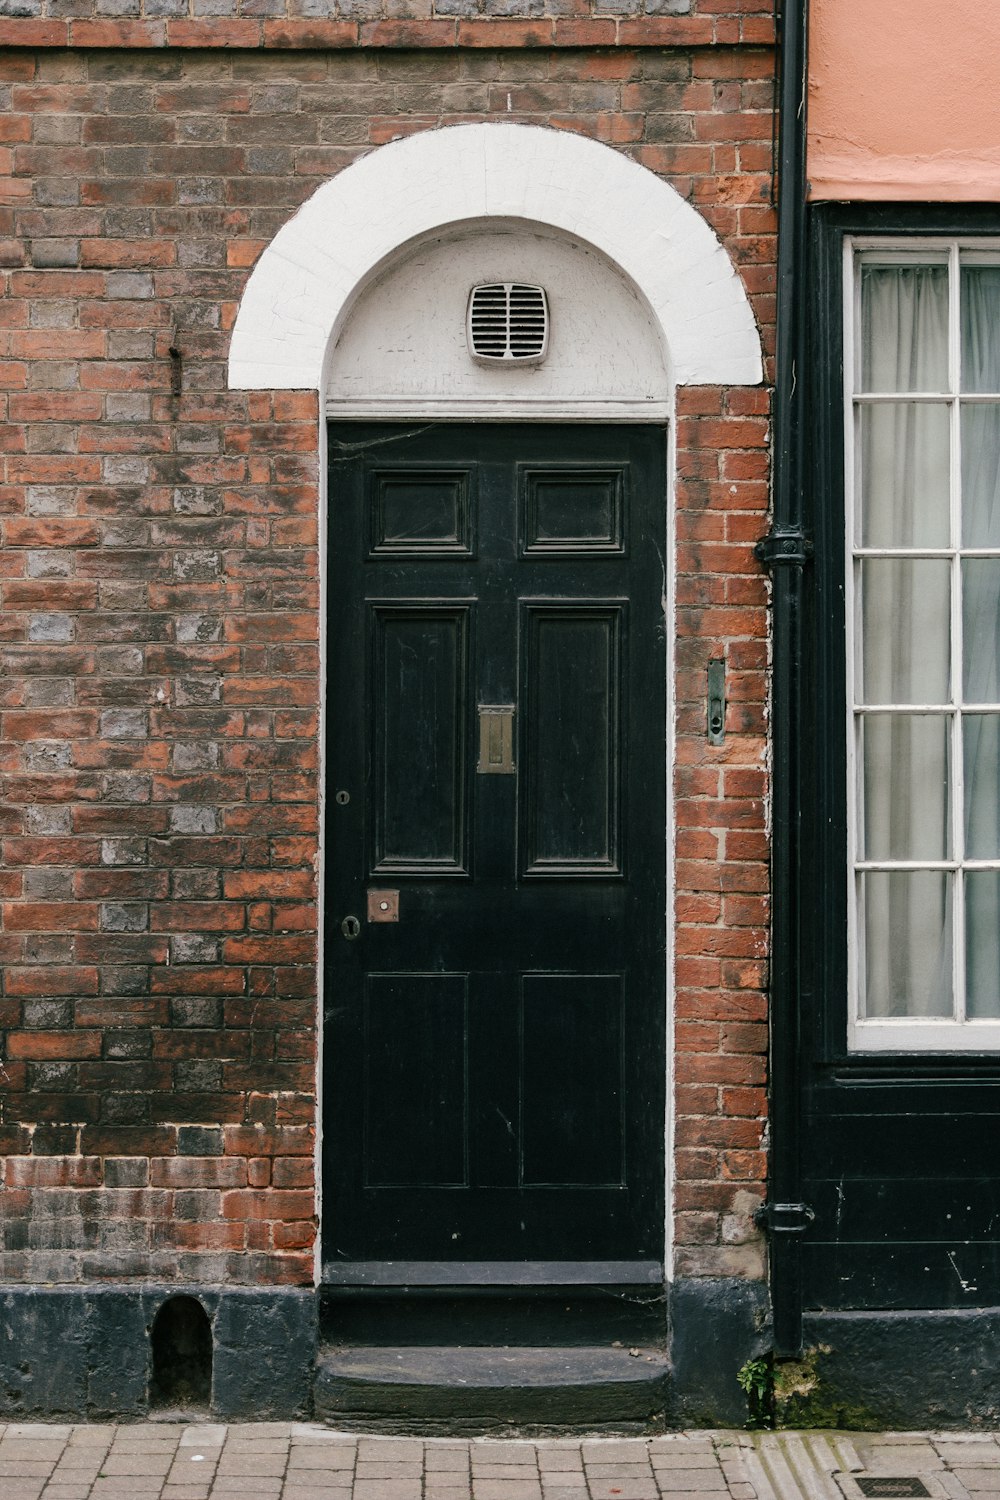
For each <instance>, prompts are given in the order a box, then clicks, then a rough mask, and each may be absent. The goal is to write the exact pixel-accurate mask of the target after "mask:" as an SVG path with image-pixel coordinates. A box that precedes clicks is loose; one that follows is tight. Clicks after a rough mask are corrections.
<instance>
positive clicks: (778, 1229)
mask: <svg viewBox="0 0 1000 1500" xmlns="http://www.w3.org/2000/svg"><path fill="white" fill-rule="evenodd" d="M753 1217H754V1223H755V1224H756V1225H757V1227H758V1228H759V1229H763V1230H764V1231H765V1232H766V1233H767V1234H802V1233H803V1232H804V1231H805V1230H806V1229H808V1228H809V1225H810V1224H811V1223H812V1222H813V1220H814V1219H815V1217H816V1215H815V1213H814V1212H813V1210H812V1209H811V1208H810V1207H809V1205H808V1203H764V1204H762V1205H761V1207H760V1208H758V1210H757V1212H756V1213H755V1214H754V1216H753Z"/></svg>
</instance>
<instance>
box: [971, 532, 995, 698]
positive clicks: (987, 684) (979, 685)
mask: <svg viewBox="0 0 1000 1500" xmlns="http://www.w3.org/2000/svg"><path fill="white" fill-rule="evenodd" d="M998 610H1000V558H993V557H970V558H966V560H965V561H964V562H963V563H962V656H963V663H962V677H963V680H964V691H965V697H966V700H967V701H968V702H969V703H1000V652H998V646H1000V615H998Z"/></svg>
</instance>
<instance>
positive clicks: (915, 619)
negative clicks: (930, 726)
mask: <svg viewBox="0 0 1000 1500" xmlns="http://www.w3.org/2000/svg"><path fill="white" fill-rule="evenodd" d="M860 584H861V589H860V592H861V614H862V624H861V643H862V654H861V661H860V666H861V674H860V675H861V682H860V684H859V686H860V687H861V697H860V701H861V702H863V703H883V704H888V703H944V702H945V701H946V700H947V698H948V696H949V688H948V678H949V661H950V635H951V632H950V628H949V627H950V619H951V604H950V598H951V577H950V569H949V566H948V563H947V562H944V561H937V560H936V559H934V560H931V559H928V558H916V559H911V558H866V559H865V560H864V562H862V564H861V578H860Z"/></svg>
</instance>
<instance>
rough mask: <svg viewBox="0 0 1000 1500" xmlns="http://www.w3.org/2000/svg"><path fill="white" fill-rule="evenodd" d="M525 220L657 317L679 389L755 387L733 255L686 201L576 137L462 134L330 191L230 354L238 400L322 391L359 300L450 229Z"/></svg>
mask: <svg viewBox="0 0 1000 1500" xmlns="http://www.w3.org/2000/svg"><path fill="white" fill-rule="evenodd" d="M491 219H495V220H498V221H500V220H506V221H507V222H509V221H511V220H520V221H521V222H522V223H526V224H532V223H534V224H539V225H544V226H547V227H548V228H550V229H553V230H555V231H557V232H561V233H564V234H568V235H572V236H574V237H575V238H577V239H579V240H580V241H582V242H584V243H586V244H589V245H591V246H593V247H594V249H596V250H597V251H598V252H600V253H601V254H602V255H604V256H605V257H607V259H608V260H609V261H611V262H612V263H613V264H614V265H615V266H617V267H618V268H619V270H620V271H621V273H622V274H623V276H624V277H625V278H626V279H627V280H628V281H629V282H630V283H631V284H632V285H633V286H634V288H635V289H636V291H637V293H638V294H639V296H640V297H641V298H642V299H643V300H644V301H645V303H646V304H647V305H648V307H649V310H650V313H651V315H652V318H653V320H654V323H655V325H656V327H657V329H658V331H659V336H660V339H661V341H662V345H663V351H664V358H665V362H666V366H667V370H668V373H669V376H670V378H671V380H672V381H673V383H674V384H676V385H756V384H758V383H759V382H760V381H761V380H762V379H763V363H762V358H761V345H760V337H759V334H758V331H757V325H756V322H755V320H754V316H753V312H752V310H751V308H750V304H749V301H748V300H747V295H746V292H745V290H744V287H743V283H742V281H741V280H740V278H739V276H738V275H737V274H736V272H735V270H734V268H733V265H732V262H731V261H730V259H729V256H728V255H727V253H726V251H725V249H724V248H723V246H722V244H721V243H720V241H719V240H718V238H717V237H716V235H715V234H714V232H713V231H712V229H711V228H710V227H709V225H708V224H707V223H706V221H705V220H704V219H703V218H702V217H701V215H700V214H699V213H698V212H697V211H696V210H695V209H694V208H692V207H691V205H690V204H689V203H687V202H686V201H685V199H684V198H682V197H681V195H680V194H679V193H678V192H677V191H676V190H675V189H674V188H672V187H670V186H669V185H668V184H667V183H665V182H663V181H661V180H660V178H658V177H655V176H654V175H653V173H652V172H649V171H647V170H646V169H645V168H644V167H640V166H638V165H637V164H636V163H635V162H632V161H630V160H629V159H628V158H627V157H625V156H622V155H621V153H620V152H618V151H615V150H612V148H611V147H609V146H604V145H601V144H599V143H598V142H596V141H592V140H589V139H588V138H586V137H585V136H580V135H576V134H574V133H572V132H571V131H562V130H549V129H545V128H543V127H540V126H534V125H505V124H475V125H454V126H449V127H447V128H445V129H441V130H428V131H422V132H420V133H418V134H416V135H412V136H409V137H407V138H406V139H405V140H400V141H394V142H392V143H391V144H389V145H387V146H383V147H381V148H380V149H379V150H377V151H374V152H372V153H371V155H369V156H364V157H362V158H361V159H360V160H358V161H356V162H354V163H353V164H352V165H351V166H350V167H348V168H346V169H345V170H344V171H343V172H341V173H340V174H339V175H338V176H337V177H335V178H333V179H332V181H330V182H327V183H325V184H324V185H323V186H322V187H320V188H319V189H318V190H317V191H316V192H315V193H314V194H313V195H312V197H311V198H309V199H308V200H307V202H306V203H305V204H304V205H303V206H302V208H300V209H299V211H298V213H296V214H295V215H294V216H293V218H291V219H290V220H289V222H288V223H287V224H286V225H285V226H284V227H283V228H282V229H281V230H280V231H279V232H278V234H277V235H276V236H275V238H274V240H273V241H272V242H271V244H270V245H269V246H268V247H267V249H266V250H265V251H264V253H263V255H262V256H261V258H260V260H259V261H258V262H257V265H256V267H255V268H254V270H253V272H252V274H251V276H250V279H249V281H248V282H247V286H246V289H245V291H244V294H243V300H242V302H241V303H240V309H239V314H238V316H237V319H236V326H235V328H234V330H233V337H232V343H231V346H230V355H229V384H230V388H231V389H233V390H273V389H283V390H292V389H294V390H310V389H311V390H318V391H321V390H324V389H325V386H326V377H327V369H328V363H329V359H330V355H331V351H332V349H333V347H334V345H335V343H336V340H337V339H338V337H339V336H340V332H341V330H342V329H343V327H344V323H345V320H346V319H347V317H348V315H349V313H350V311H351V309H352V307H353V305H354V303H355V301H356V299H357V297H358V296H359V295H360V293H361V292H362V291H363V290H364V289H365V287H366V286H368V285H369V284H370V283H371V281H372V279H373V278H374V277H376V276H377V275H378V274H379V272H380V269H381V268H382V267H383V266H384V265H385V263H386V262H387V260H388V259H389V258H390V257H392V256H394V255H396V254H398V252H399V250H400V248H401V247H402V246H404V245H407V244H414V245H416V244H418V243H419V242H420V241H421V239H422V238H424V237H426V236H427V235H429V234H432V233H435V232H436V231H439V230H440V229H441V228H442V227H444V226H449V225H461V224H470V225H472V224H475V225H477V226H478V227H479V228H482V227H483V226H484V225H485V224H488V222H489V221H490V220H491Z"/></svg>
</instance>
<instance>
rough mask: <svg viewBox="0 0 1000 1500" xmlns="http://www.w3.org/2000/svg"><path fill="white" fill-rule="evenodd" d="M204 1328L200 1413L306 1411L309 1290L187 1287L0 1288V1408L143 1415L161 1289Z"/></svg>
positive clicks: (30, 1413)
mask: <svg viewBox="0 0 1000 1500" xmlns="http://www.w3.org/2000/svg"><path fill="white" fill-rule="evenodd" d="M178 1295H184V1296H189V1297H195V1298H197V1300H198V1301H199V1302H200V1303H201V1305H202V1306H203V1307H204V1309H205V1312H206V1313H207V1314H208V1318H209V1322H210V1323H211V1326H212V1379H211V1391H212V1397H211V1405H210V1407H209V1408H208V1410H209V1412H210V1413H211V1415H213V1416H216V1417H224V1418H232V1419H240V1418H245V1419H254V1418H256V1419H261V1420H267V1419H279V1418H285V1419H288V1418H292V1417H298V1416H304V1415H308V1412H309V1409H310V1403H311V1399H312V1372H313V1364H314V1361H315V1355H316V1297H315V1294H314V1293H313V1292H312V1290H311V1289H310V1290H299V1289H295V1288H292V1289H286V1288H274V1289H263V1290H257V1289H250V1288H243V1287H232V1288H229V1287H225V1288H220V1287H208V1288H206V1287H191V1286H157V1285H144V1286H135V1287H133V1286H89V1287H76V1286H65V1287H24V1286H4V1287H0V1417H4V1418H7V1419H10V1418H15V1417H20V1418H48V1419H52V1418H60V1417H65V1418H75V1419H77V1420H92V1421H96V1420H99V1419H101V1418H106V1417H144V1416H147V1415H149V1414H150V1402H149V1396H150V1383H151V1380H152V1373H153V1368H152V1351H151V1342H150V1330H151V1328H152V1325H153V1320H154V1318H155V1317H156V1314H157V1312H158V1311H159V1309H160V1308H161V1307H162V1305H163V1303H164V1302H165V1301H166V1300H167V1299H168V1298H169V1297H171V1296H178Z"/></svg>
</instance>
